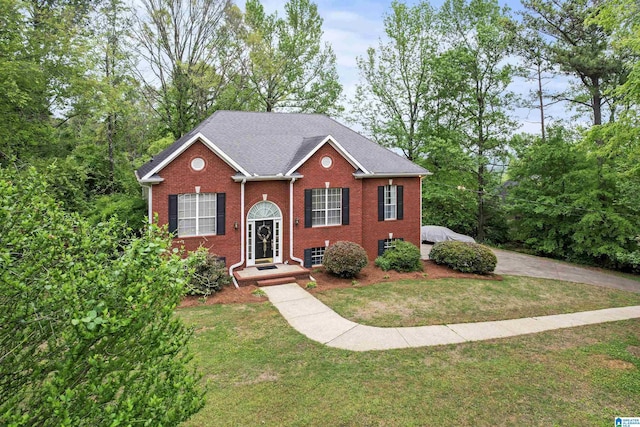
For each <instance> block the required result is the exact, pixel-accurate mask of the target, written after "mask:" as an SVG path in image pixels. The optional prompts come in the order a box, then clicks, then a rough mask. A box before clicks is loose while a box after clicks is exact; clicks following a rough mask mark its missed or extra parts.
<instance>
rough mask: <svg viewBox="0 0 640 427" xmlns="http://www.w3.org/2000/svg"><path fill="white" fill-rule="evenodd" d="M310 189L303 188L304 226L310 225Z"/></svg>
mask: <svg viewBox="0 0 640 427" xmlns="http://www.w3.org/2000/svg"><path fill="white" fill-rule="evenodd" d="M311 225H312V224H311V190H304V226H305V228H309V227H311Z"/></svg>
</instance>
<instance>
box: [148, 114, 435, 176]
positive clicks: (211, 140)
mask: <svg viewBox="0 0 640 427" xmlns="http://www.w3.org/2000/svg"><path fill="white" fill-rule="evenodd" d="M198 139H199V140H201V141H202V142H203V143H205V145H207V146H208V147H209V148H210V149H211V150H212V151H213V152H214V153H216V154H217V155H218V156H220V158H222V159H223V160H224V161H225V162H227V163H228V164H229V165H230V166H231V167H233V168H234V169H235V170H236V171H238V172H239V173H240V174H242V175H244V176H252V177H274V176H288V175H291V174H292V173H294V172H295V170H296V169H297V168H299V167H300V165H302V164H303V163H304V162H305V161H306V160H307V159H308V158H309V157H311V156H312V155H313V153H315V152H316V151H317V150H318V149H320V147H322V146H323V145H324V144H327V143H329V144H331V145H332V146H333V147H334V148H335V149H336V151H338V152H339V153H340V154H341V155H342V156H343V157H344V158H345V159H347V160H348V161H349V163H351V164H352V165H354V168H356V169H360V175H362V176H382V175H384V176H393V175H412V176H419V175H426V174H428V173H429V172H428V171H427V170H425V169H423V168H422V167H420V166H418V165H416V164H414V163H412V162H411V161H409V160H407V159H406V158H404V157H402V156H400V155H398V154H396V153H394V152H392V151H390V150H388V149H386V148H384V147H382V146H380V145H378V144H377V143H375V142H373V141H371V140H370V139H368V138H365V137H364V136H362V135H360V134H359V133H357V132H355V131H354V130H352V129H350V128H348V127H346V126H344V125H342V124H340V123H338V122H337V121H335V120H333V119H331V118H329V117H327V116H325V115H321V114H302V113H262V112H244V111H222V110H221V111H217V112H215V113H214V114H213V115H211V116H210V117H209V118H207V119H206V120H204V121H203V122H202V123H200V124H199V125H198V126H196V128H194V129H193V130H192V131H191V132H189V133H188V134H186V135H184V136H183V137H182V138H180V139H178V140H177V141H176V142H175V143H173V144H172V145H171V146H169V147H168V148H167V149H165V150H164V151H163V152H161V153H159V154H158V155H157V156H155V157H154V158H153V159H152V160H151V161H149V162H147V163H146V164H144V165H143V166H141V167H140V168H139V169H138V170H137V171H136V175H137V177H138V179H139V180H140V181H143V180H144V179H148V178H150V177H151V176H153V175H154V174H157V173H158V172H159V171H160V170H161V169H162V168H163V167H164V166H165V165H166V164H168V163H169V162H171V161H172V160H173V159H175V158H176V156H177V155H178V154H179V153H181V152H183V151H184V150H185V149H186V148H187V147H188V146H189V145H191V144H193V143H194V142H195V141H196V140H198ZM176 152H177V154H176Z"/></svg>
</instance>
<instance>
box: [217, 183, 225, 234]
mask: <svg viewBox="0 0 640 427" xmlns="http://www.w3.org/2000/svg"><path fill="white" fill-rule="evenodd" d="M226 200H227V195H226V193H218V194H217V200H216V234H219V235H221V236H222V235H224V233H225V231H226V230H225V228H226V227H225V224H226V221H225V217H226V215H225V213H226Z"/></svg>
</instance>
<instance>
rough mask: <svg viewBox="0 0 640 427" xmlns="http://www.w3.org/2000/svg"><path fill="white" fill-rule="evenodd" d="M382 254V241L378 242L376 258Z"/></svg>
mask: <svg viewBox="0 0 640 427" xmlns="http://www.w3.org/2000/svg"><path fill="white" fill-rule="evenodd" d="M383 253H384V239H382V240H378V256H380V255H382V254H383Z"/></svg>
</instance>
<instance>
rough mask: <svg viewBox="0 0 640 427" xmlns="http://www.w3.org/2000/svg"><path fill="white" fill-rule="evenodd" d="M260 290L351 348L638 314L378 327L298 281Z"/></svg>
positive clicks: (469, 337)
mask: <svg viewBox="0 0 640 427" xmlns="http://www.w3.org/2000/svg"><path fill="white" fill-rule="evenodd" d="M262 290H263V291H264V292H265V293H266V294H267V296H268V297H269V300H270V301H271V303H272V304H273V305H274V306H275V307H276V308H277V309H278V310H279V311H280V313H281V314H282V316H283V317H284V318H285V319H286V320H287V322H289V324H290V325H291V326H293V328H294V329H296V330H297V331H298V332H300V333H302V334H304V335H305V336H306V337H308V338H309V339H312V340H314V341H317V342H320V343H322V344H326V345H328V346H330V347H336V348H341V349H345V350H353V351H368V350H389V349H395V348H408V347H425V346H434V345H443V344H456V343H461V342H468V341H481V340H489V339H494V338H505V337H512V336H516V335H524V334H531V333H535V332H542V331H549V330H552V329H561V328H571V327H574V326H583V325H591V324H594V323H603V322H614V321H617V320H626V319H634V318H640V306H631V307H621V308H607V309H604V310H594V311H583V312H579V313H570V314H556V315H552V316H540V317H527V318H524V319H512V320H499V321H493V322H478V323H457V324H452V325H434V326H418V327H412V328H378V327H374V326H365V325H360V324H358V323H355V322H352V321H350V320H347V319H345V318H343V317H341V316H339V315H338V313H336V312H335V311H333V310H332V309H330V308H329V307H327V306H326V305H325V304H323V303H322V302H320V301H319V300H318V299H316V298H315V297H314V296H313V295H311V294H310V293H308V292H307V291H305V290H304V289H302V288H301V287H300V286H298V285H297V284H295V283H292V284H286V285H277V286H267V287H263V288H262Z"/></svg>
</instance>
